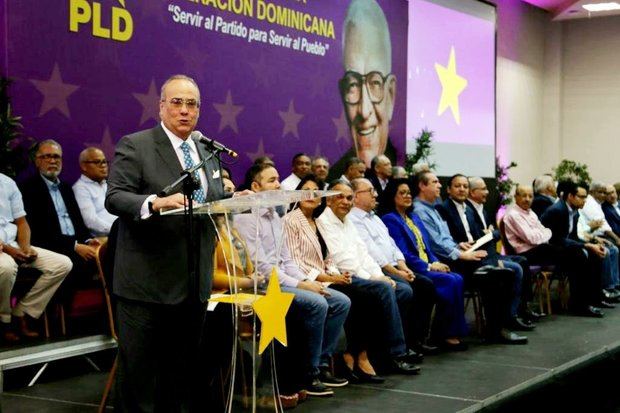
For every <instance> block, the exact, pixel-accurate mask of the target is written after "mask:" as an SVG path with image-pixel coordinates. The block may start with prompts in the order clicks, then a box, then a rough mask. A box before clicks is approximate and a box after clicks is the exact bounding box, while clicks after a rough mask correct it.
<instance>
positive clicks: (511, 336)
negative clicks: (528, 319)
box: [497, 328, 527, 344]
mask: <svg viewBox="0 0 620 413" xmlns="http://www.w3.org/2000/svg"><path fill="white" fill-rule="evenodd" d="M497 341H498V342H499V343H502V344H527V337H526V336H520V335H518V334H517V333H513V332H512V331H510V330H508V329H506V328H502V330H501V331H500V333H499V337H497Z"/></svg>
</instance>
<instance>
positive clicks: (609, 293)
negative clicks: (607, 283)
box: [603, 288, 620, 299]
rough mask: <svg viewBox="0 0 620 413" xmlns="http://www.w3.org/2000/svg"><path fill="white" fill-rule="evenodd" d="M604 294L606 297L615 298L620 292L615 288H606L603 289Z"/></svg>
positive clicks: (619, 295)
mask: <svg viewBox="0 0 620 413" xmlns="http://www.w3.org/2000/svg"><path fill="white" fill-rule="evenodd" d="M603 296H604V297H605V298H610V299H615V298H619V297H620V292H619V291H618V290H616V289H615V288H606V289H604V290H603Z"/></svg>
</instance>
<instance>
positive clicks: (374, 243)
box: [347, 178, 437, 353]
mask: <svg viewBox="0 0 620 413" xmlns="http://www.w3.org/2000/svg"><path fill="white" fill-rule="evenodd" d="M351 184H352V187H353V193H354V198H353V204H354V207H353V209H351V212H350V213H349V215H348V216H347V219H348V220H350V221H351V222H352V223H353V224H354V225H355V228H356V229H357V232H358V234H359V236H360V238H361V239H362V241H364V243H365V244H366V248H367V250H368V252H369V253H370V256H371V257H372V259H373V260H374V261H375V262H376V263H377V264H379V267H381V270H383V273H384V274H385V275H387V276H389V277H390V278H392V279H393V280H394V281H396V282H397V283H405V284H409V286H410V287H411V289H412V290H413V300H412V303H411V306H410V307H411V308H410V311H409V314H407V315H405V316H403V314H402V313H401V317H403V318H404V320H403V321H405V325H406V327H405V334H406V335H407V343H408V345H409V347H410V348H412V349H413V350H415V351H416V352H419V353H424V352H432V351H433V350H436V348H432V347H429V346H427V345H426V337H428V332H429V326H430V321H431V313H432V311H433V307H434V305H435V301H436V298H437V292H436V291H435V286H434V285H433V282H432V281H431V280H430V279H429V278H427V277H426V276H424V275H421V274H419V273H418V274H414V273H413V271H412V270H411V269H410V268H409V267H408V266H407V263H406V262H405V257H404V256H403V253H402V252H401V251H400V250H399V249H398V247H397V246H396V243H395V242H394V240H393V239H392V238H391V237H390V234H389V232H388V229H387V228H386V226H385V224H384V223H383V221H381V219H380V218H379V217H378V216H377V215H376V214H375V211H374V209H375V207H376V206H377V192H376V190H375V188H373V186H372V184H371V183H370V181H369V180H368V179H365V178H358V179H354V180H353V181H352V182H351ZM388 185H389V184H388ZM408 323H410V324H411V325H409V326H407V324H408Z"/></svg>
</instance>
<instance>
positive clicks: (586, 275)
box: [540, 181, 609, 317]
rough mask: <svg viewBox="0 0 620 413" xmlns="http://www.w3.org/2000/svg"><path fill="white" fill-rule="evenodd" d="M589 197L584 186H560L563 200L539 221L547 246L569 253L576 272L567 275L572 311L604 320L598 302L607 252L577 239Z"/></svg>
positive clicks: (595, 245)
mask: <svg viewBox="0 0 620 413" xmlns="http://www.w3.org/2000/svg"><path fill="white" fill-rule="evenodd" d="M587 196H588V187H587V185H586V184H581V183H580V184H576V183H574V182H571V181H567V182H563V183H562V200H560V201H558V202H556V203H554V204H553V205H552V206H550V207H549V208H547V210H546V211H545V213H544V214H543V215H542V217H541V218H540V221H541V222H542V224H543V225H544V226H545V227H547V228H549V229H550V230H551V239H550V240H549V242H550V243H551V244H553V245H557V246H561V247H564V248H568V249H570V252H569V253H568V254H570V255H571V256H572V257H573V259H574V261H573V264H574V266H573V268H574V269H575V271H571V272H569V273H568V276H569V281H570V302H569V306H570V308H571V310H572V311H573V312H575V313H577V314H580V315H584V316H590V317H603V312H602V311H601V309H600V306H602V305H603V306H609V304H608V303H606V302H603V301H602V300H601V263H602V260H603V258H605V255H606V250H605V247H604V246H603V245H601V244H595V243H593V242H585V241H582V240H581V239H580V238H579V237H578V235H577V225H578V224H577V222H578V220H579V210H580V209H581V208H583V205H584V203H585V200H586V198H587Z"/></svg>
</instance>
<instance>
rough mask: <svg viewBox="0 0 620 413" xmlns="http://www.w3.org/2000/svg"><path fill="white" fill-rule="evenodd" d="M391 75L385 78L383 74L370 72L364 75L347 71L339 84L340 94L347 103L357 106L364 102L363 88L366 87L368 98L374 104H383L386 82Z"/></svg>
mask: <svg viewBox="0 0 620 413" xmlns="http://www.w3.org/2000/svg"><path fill="white" fill-rule="evenodd" d="M390 75H391V73H388V74H387V75H385V76H383V73H381V72H376V71H373V72H369V73H367V74H365V75H362V74H360V73H357V72H353V71H347V72H346V73H345V74H344V77H343V78H342V79H340V81H339V82H338V84H339V86H340V93H341V95H342V98H343V99H344V101H345V103H347V104H349V105H357V104H358V103H359V102H360V101H361V100H362V88H363V87H364V85H366V90H367V91H368V96H369V98H370V101H371V102H372V103H375V104H377V103H381V101H383V97H384V95H385V88H384V86H385V81H386V80H387V78H388V77H390Z"/></svg>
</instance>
